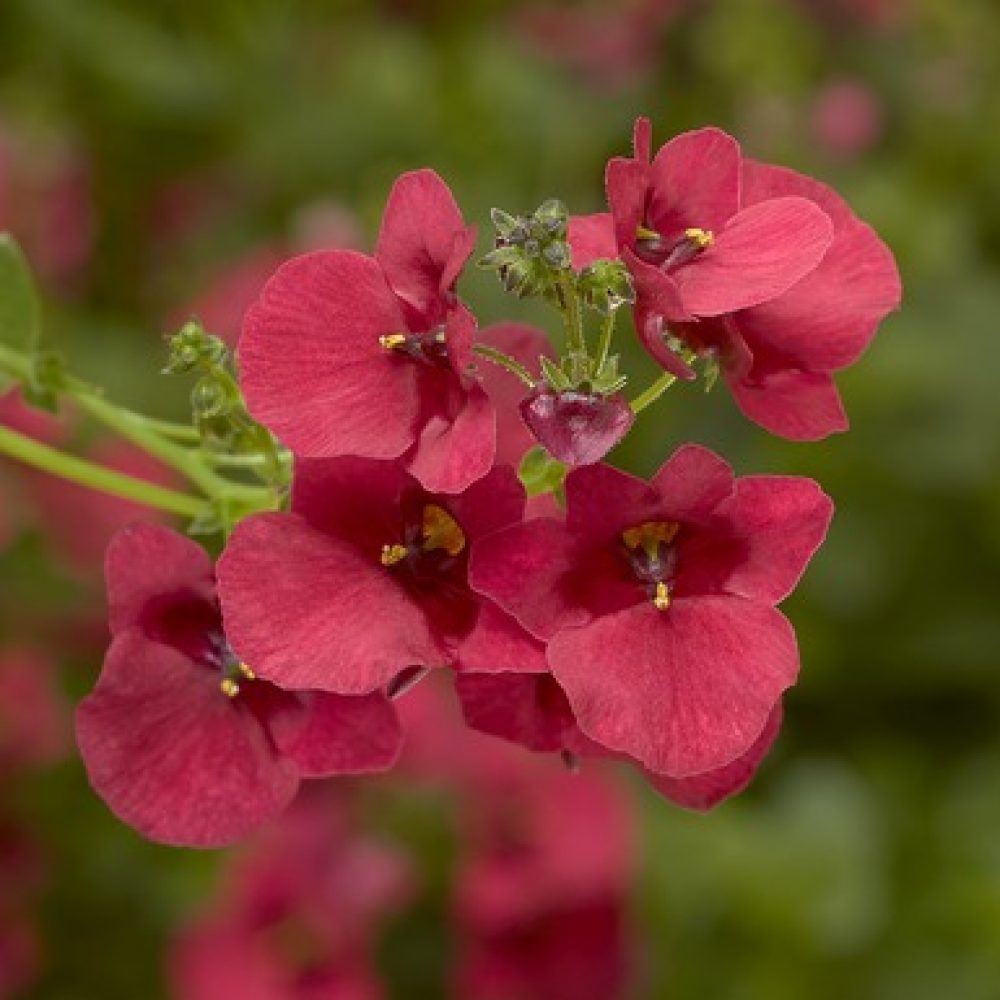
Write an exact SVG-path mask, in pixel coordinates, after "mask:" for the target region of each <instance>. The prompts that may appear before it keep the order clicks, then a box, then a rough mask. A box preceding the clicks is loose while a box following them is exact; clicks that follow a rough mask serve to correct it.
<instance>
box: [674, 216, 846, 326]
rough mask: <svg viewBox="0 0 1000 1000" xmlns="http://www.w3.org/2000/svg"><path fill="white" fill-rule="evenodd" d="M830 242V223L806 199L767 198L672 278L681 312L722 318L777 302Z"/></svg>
mask: <svg viewBox="0 0 1000 1000" xmlns="http://www.w3.org/2000/svg"><path fill="white" fill-rule="evenodd" d="M832 240H833V223H832V222H831V221H830V217H829V216H828V215H827V214H826V213H825V212H824V211H823V210H822V209H821V208H820V207H819V206H818V205H816V204H815V203H814V202H812V201H809V200H807V199H806V198H772V199H771V200H769V201H762V202H758V203H757V204H756V205H751V206H750V207H749V208H745V209H743V211H741V212H740V213H739V214H738V215H735V216H734V217H733V218H732V219H731V220H730V221H729V223H728V224H727V225H726V228H725V229H723V230H721V231H720V232H716V234H715V242H714V243H713V244H712V245H711V246H710V247H708V248H707V249H706V250H705V251H704V252H703V253H701V254H699V255H698V256H697V257H695V258H694V259H693V260H692V261H691V263H689V264H686V265H684V266H682V267H679V268H677V269H676V270H675V271H673V272H672V277H673V279H674V281H675V282H676V283H677V286H678V288H679V289H680V292H681V298H682V299H683V302H684V305H685V307H686V308H687V309H688V310H689V311H690V312H692V313H694V314H695V315H698V316H721V315H723V314H724V313H730V312H736V310H738V309H746V308H748V307H749V306H756V305H759V304H760V303H762V302H767V301H768V300H770V299H773V298H776V297H777V296H778V295H781V293H782V292H786V291H787V290H788V289H789V288H791V287H792V285H794V284H795V283H796V282H797V281H801V280H802V278H804V277H805V276H806V275H807V274H809V272H810V271H812V270H814V269H815V268H816V267H817V265H818V264H819V263H820V261H821V260H822V259H823V257H824V255H825V254H826V251H827V249H828V248H829V246H830V244H831V242H832Z"/></svg>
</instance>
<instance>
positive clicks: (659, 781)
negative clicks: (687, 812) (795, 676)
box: [646, 702, 781, 812]
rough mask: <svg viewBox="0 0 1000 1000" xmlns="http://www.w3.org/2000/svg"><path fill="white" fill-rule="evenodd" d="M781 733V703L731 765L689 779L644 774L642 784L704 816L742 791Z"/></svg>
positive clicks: (772, 710)
mask: <svg viewBox="0 0 1000 1000" xmlns="http://www.w3.org/2000/svg"><path fill="white" fill-rule="evenodd" d="M780 730H781V702H778V704H777V705H775V706H774V708H773V709H771V714H770V715H769V716H768V718H767V723H766V724H765V725H764V729H763V731H762V732H761V734H760V736H758V737H757V739H756V741H755V742H754V745H753V746H752V747H750V749H749V750H748V751H747V752H746V753H745V754H743V756H742V757H737V758H736V760H734V761H733V762H732V763H731V764H726V766H725V767H720V768H717V769H716V770H714V771H706V772H705V773H704V774H693V775H691V776H690V777H689V778H666V777H663V776H662V775H658V774H652V773H651V772H649V771H647V772H646V780H647V781H648V782H649V783H650V784H651V785H652V786H653V787H654V788H655V789H656V790H657V791H658V792H659V793H660V794H661V795H664V796H666V797H667V798H668V799H670V801H671V802H676V803H677V805H679V806H684V807H685V808H686V809H697V810H698V811H699V812H707V811H708V810H709V809H713V808H714V807H715V806H717V805H718V804H719V803H720V802H723V801H725V800H726V799H728V798H731V797H732V796H733V795H737V794H739V793H740V792H742V791H743V789H744V788H746V787H747V785H749V784H750V782H751V780H752V779H753V777H754V775H755V774H756V773H757V768H759V767H760V765H761V763H762V762H763V760H764V758H765V757H766V756H767V755H768V753H769V752H770V750H771V747H772V746H773V745H774V741H775V740H776V739H777V738H778V733H779V732H780Z"/></svg>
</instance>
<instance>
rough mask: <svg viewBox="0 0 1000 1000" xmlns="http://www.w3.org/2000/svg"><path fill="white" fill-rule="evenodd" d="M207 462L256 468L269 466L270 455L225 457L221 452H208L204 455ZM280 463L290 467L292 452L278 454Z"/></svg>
mask: <svg viewBox="0 0 1000 1000" xmlns="http://www.w3.org/2000/svg"><path fill="white" fill-rule="evenodd" d="M203 454H204V455H205V458H206V459H207V461H209V462H212V463H213V464H214V465H223V466H232V467H234V468H243V469H246V468H254V467H255V466H258V465H267V463H268V461H269V460H270V459H269V456H268V455H225V454H222V453H221V452H213V451H208V452H204V453H203ZM278 461H279V462H280V463H281V464H282V465H288V464H289V463H290V462H291V461H292V455H291V452H287V451H280V452H278Z"/></svg>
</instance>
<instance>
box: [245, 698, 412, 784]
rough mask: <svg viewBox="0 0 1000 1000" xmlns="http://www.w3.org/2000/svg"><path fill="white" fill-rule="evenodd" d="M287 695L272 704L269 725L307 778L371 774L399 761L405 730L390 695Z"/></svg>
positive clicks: (274, 738)
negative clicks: (403, 730)
mask: <svg viewBox="0 0 1000 1000" xmlns="http://www.w3.org/2000/svg"><path fill="white" fill-rule="evenodd" d="M282 694H283V697H280V698H279V699H275V700H274V701H272V703H271V705H270V706H269V710H268V711H267V714H266V716H265V718H266V723H267V728H268V731H269V732H270V734H271V737H272V739H273V740H274V742H275V745H276V746H277V747H278V749H279V750H280V751H281V753H282V754H284V755H285V756H286V757H290V758H291V759H292V760H293V761H295V763H296V765H297V766H298V769H299V773H300V774H301V776H302V777H303V778H326V777H330V776H332V775H337V774H369V773H371V772H374V771H385V770H386V769H388V768H390V767H392V765H393V764H394V763H395V762H396V758H397V757H398V756H399V750H400V746H401V745H402V741H403V732H402V729H401V728H400V725H399V719H398V718H397V717H396V710H395V708H394V707H393V704H392V702H391V701H389V699H388V698H386V697H385V695H382V694H367V695H360V696H358V697H343V696H341V695H336V694H324V693H323V692H316V693H310V692H305V693H303V694H300V695H297V696H293V695H288V694H284V693H283V692H282Z"/></svg>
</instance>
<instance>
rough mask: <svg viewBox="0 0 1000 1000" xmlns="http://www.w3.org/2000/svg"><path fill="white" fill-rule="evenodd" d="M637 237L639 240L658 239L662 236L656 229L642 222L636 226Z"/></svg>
mask: <svg viewBox="0 0 1000 1000" xmlns="http://www.w3.org/2000/svg"><path fill="white" fill-rule="evenodd" d="M635 238H636V239H637V240H658V239H660V238H661V237H660V234H659V233H658V232H657V231H656V230H655V229H648V228H647V227H646V226H643V225H641V224H640V225H638V226H636V227H635Z"/></svg>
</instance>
